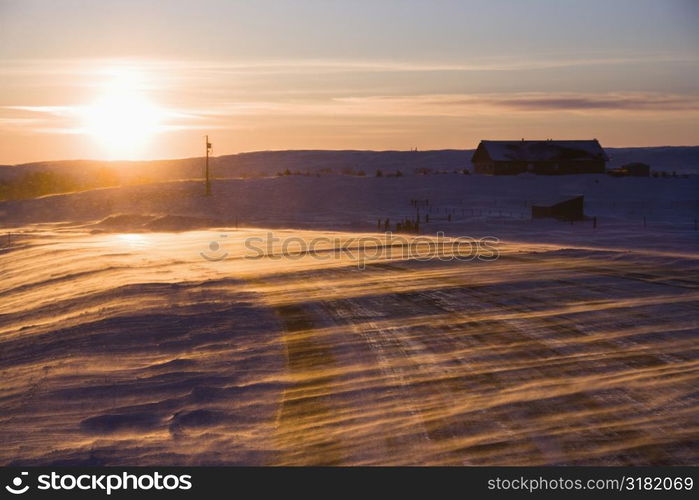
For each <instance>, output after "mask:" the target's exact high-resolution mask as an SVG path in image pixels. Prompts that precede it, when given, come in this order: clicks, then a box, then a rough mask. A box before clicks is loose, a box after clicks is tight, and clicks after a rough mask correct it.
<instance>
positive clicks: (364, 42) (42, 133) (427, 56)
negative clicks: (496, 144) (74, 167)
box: [0, 0, 699, 164]
mask: <svg viewBox="0 0 699 500" xmlns="http://www.w3.org/2000/svg"><path fill="white" fill-rule="evenodd" d="M697 14H699V7H698V6H697V4H696V3H695V2H691V1H688V0H676V1H670V2H663V3H659V2H650V1H618V2H614V3H613V4H608V3H605V2H602V1H595V2H586V3H581V2H560V1H552V0H539V1H532V2H526V3H524V2H513V1H505V0H501V1H498V2H485V1H480V0H479V1H475V0H474V1H461V2H459V1H446V0H444V1H438V2H417V1H406V2H397V1H382V2H368V1H359V2H339V1H322V2H321V1H312V0H304V1H290V0H278V1H266V2H223V1H214V0H211V1H206V2H199V3H196V4H195V3H191V2H184V1H172V2H167V4H163V3H162V2H156V1H141V2H135V1H130V0H127V1H122V2H112V1H104V2H100V3H84V2H79V1H72V0H70V1H64V2H60V4H58V3H56V2H47V1H37V0H28V1H21V2H20V1H15V0H0V60H1V61H2V67H1V69H0V72H2V79H1V80H0V164H19V163H27V162H32V161H49V160H68V159H94V160H105V159H133V160H150V159H173V158H186V157H196V156H201V154H202V153H203V140H204V139H203V136H204V134H208V135H209V136H210V140H211V142H212V143H213V145H214V155H216V156H219V155H225V154H234V153H239V152H252V151H265V150H299V149H304V150H309V149H310V150H313V149H323V150H342V149H358V150H409V149H412V148H415V147H417V148H419V149H420V150H432V149H473V148H475V147H476V146H477V144H478V141H479V140H481V139H518V138H521V137H525V138H528V139H545V138H554V139H591V138H597V139H598V140H599V141H600V143H601V144H602V145H603V146H604V147H643V146H680V145H682V146H686V145H696V144H699V127H696V123H697V122H698V120H699V84H698V83H697V82H699V35H698V34H697V31H696V29H695V26H694V20H695V19H696V18H697ZM28 34H29V35H31V36H28Z"/></svg>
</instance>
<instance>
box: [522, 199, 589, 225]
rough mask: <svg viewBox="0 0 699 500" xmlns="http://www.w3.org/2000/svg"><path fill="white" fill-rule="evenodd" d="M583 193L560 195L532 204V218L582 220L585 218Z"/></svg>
mask: <svg viewBox="0 0 699 500" xmlns="http://www.w3.org/2000/svg"><path fill="white" fill-rule="evenodd" d="M584 207H585V197H584V196H583V195H571V196H560V197H556V198H551V199H548V200H544V201H541V202H539V203H537V204H535V205H532V218H533V219H543V218H547V217H550V218H554V219H560V220H582V219H584V218H585V210H584Z"/></svg>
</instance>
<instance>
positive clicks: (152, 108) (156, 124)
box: [82, 71, 164, 158]
mask: <svg viewBox="0 0 699 500" xmlns="http://www.w3.org/2000/svg"><path fill="white" fill-rule="evenodd" d="M141 82H142V77H141V75H138V74H135V73H132V72H128V71H120V72H115V73H113V77H112V79H111V80H110V81H109V82H108V83H107V84H106V85H105V86H104V89H103V91H102V93H101V94H100V95H99V96H98V97H97V99H95V101H93V102H92V104H90V105H88V106H86V107H85V108H83V112H82V115H83V116H82V118H83V130H84V131H85V133H87V134H89V135H91V136H92V137H94V138H95V139H96V140H97V141H98V142H99V143H100V145H101V146H102V147H103V148H104V150H105V153H106V154H107V155H109V157H110V158H135V157H137V156H138V155H139V154H141V153H142V152H143V149H144V148H145V147H146V146H147V145H148V142H149V141H150V140H151V139H152V136H153V135H154V134H155V133H157V132H158V130H159V128H160V127H161V125H162V121H163V115H164V112H163V110H161V109H160V108H158V106H156V105H155V104H154V103H153V102H152V101H151V100H150V99H149V98H148V96H147V95H146V93H145V91H144V90H143V89H142V88H141V86H142V85H141Z"/></svg>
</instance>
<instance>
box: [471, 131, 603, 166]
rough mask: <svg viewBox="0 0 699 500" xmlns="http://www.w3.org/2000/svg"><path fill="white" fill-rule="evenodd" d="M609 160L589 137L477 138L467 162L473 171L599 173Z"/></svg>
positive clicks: (594, 140) (598, 145)
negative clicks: (527, 139)
mask: <svg viewBox="0 0 699 500" xmlns="http://www.w3.org/2000/svg"><path fill="white" fill-rule="evenodd" d="M608 160H609V158H607V155H606V154H605V152H604V150H603V149H602V146H600V144H599V142H597V139H593V140H591V141H554V140H545V141H525V140H524V139H522V140H521V141H481V143H480V144H479V145H478V149H476V151H475V153H473V157H472V158H471V162H472V163H473V167H474V171H475V172H476V173H477V174H491V175H517V174H522V173H525V172H531V173H534V174H541V175H559V174H603V173H604V172H605V166H606V162H607V161H608Z"/></svg>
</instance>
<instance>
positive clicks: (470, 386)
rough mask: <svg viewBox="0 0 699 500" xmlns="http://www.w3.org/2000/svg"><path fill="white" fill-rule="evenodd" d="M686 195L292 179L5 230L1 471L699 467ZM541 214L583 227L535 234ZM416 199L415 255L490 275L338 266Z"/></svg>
mask: <svg viewBox="0 0 699 500" xmlns="http://www.w3.org/2000/svg"><path fill="white" fill-rule="evenodd" d="M698 188H699V181H698V180H697V178H696V177H691V178H689V179H681V178H680V179H652V178H649V179H612V178H608V177H604V176H570V177H558V178H555V177H550V178H546V177H538V178H532V177H522V176H520V177H517V178H493V177H480V176H464V175H437V176H426V177H418V176H414V177H413V176H411V177H405V178H373V177H367V178H358V177H343V176H327V177H320V178H316V177H296V176H292V177H284V178H276V179H273V178H270V179H254V180H228V181H220V182H218V183H216V184H215V186H214V193H215V196H214V197H213V198H212V199H211V200H207V199H205V198H203V197H201V196H199V195H198V194H197V193H199V191H200V190H201V186H200V185H198V184H194V183H192V182H174V183H165V184H159V185H144V186H137V187H129V188H114V189H103V190H94V191H86V192H82V193H74V194H67V195H58V196H49V197H44V198H40V199H35V200H25V201H16V202H6V203H3V204H0V224H2V225H3V227H4V229H3V234H2V236H1V238H2V246H3V248H2V249H0V277H1V278H2V279H1V280H0V373H2V380H3V383H2V384H1V385H0V406H1V407H2V412H1V413H0V442H3V443H4V445H3V446H2V447H1V448H0V463H1V464H4V465H7V464H94V465H99V464H107V465H116V464H119V465H151V464H183V465H184V464H300V465H304V464H468V465H496V464H498V465H499V464H502V465H539V464H610V465H611V464H620V465H624V464H633V465H641V464H658V465H659V464H694V465H697V464H699V441H698V438H697V436H699V398H698V397H699V393H698V392H697V382H699V344H698V342H697V341H698V340H699V307H698V306H699V245H697V243H699V232H697V231H696V230H695V228H694V224H695V220H696V218H697V216H698V214H697V212H698V211H699V210H698V208H699V205H698V204H697V193H699V189H698ZM550 193H555V194H564V193H567V194H577V193H582V194H585V196H586V213H587V214H588V215H591V216H597V217H598V226H597V227H596V228H593V227H592V223H591V221H583V222H579V223H575V224H573V225H570V224H567V223H562V222H556V221H535V222H532V221H530V220H529V207H530V205H531V203H532V202H536V201H537V200H538V199H539V198H543V197H545V196H546V195H548V194H550ZM424 198H428V199H430V200H431V204H432V210H433V211H432V213H431V222H430V223H429V224H423V226H422V227H421V232H422V233H424V234H428V235H434V234H435V233H436V232H437V231H445V232H446V233H447V234H449V235H452V236H471V237H483V236H495V237H497V238H499V239H500V240H501V242H500V243H499V244H498V245H497V248H498V250H499V254H500V257H499V258H498V259H497V260H479V259H473V260H468V261H466V260H449V261H446V260H438V259H433V260H430V261H426V262H423V261H419V260H415V259H404V258H401V257H402V254H401V253H400V252H394V253H392V254H391V255H384V254H382V255H381V257H379V258H373V259H372V258H371V257H370V256H369V254H371V255H375V252H373V251H370V250H366V252H365V257H366V258H365V260H364V262H363V265H362V266H359V265H358V263H357V261H356V260H355V259H353V258H351V257H350V256H348V255H347V254H346V253H344V252H334V251H327V250H328V249H330V250H332V246H333V245H328V244H327V241H330V240H334V239H337V240H339V241H340V246H342V245H341V242H342V241H349V240H352V241H355V239H356V238H358V237H362V236H363V237H366V238H378V239H382V238H386V237H385V236H384V235H383V234H381V233H377V232H376V220H377V219H378V218H386V217H388V218H390V219H391V220H392V221H397V220H399V219H401V218H403V217H408V216H411V215H414V210H415V209H414V208H413V207H412V206H411V205H410V200H411V199H424ZM115 214H122V215H121V216H118V217H114V215H115ZM449 214H451V219H452V220H451V221H449V220H447V216H448V215H449ZM422 215H423V216H424V213H423V214H422ZM644 217H645V223H644V220H643V218H644ZM236 223H237V224H238V228H237V229H236V228H235V224H236ZM270 228H273V229H270ZM167 231H171V232H167ZM270 231H271V232H272V234H273V235H274V236H275V237H276V238H279V241H278V242H276V243H275V244H274V247H273V248H272V253H271V255H267V256H265V257H262V258H250V257H251V255H252V254H251V251H250V248H249V245H248V246H247V247H246V245H245V243H244V242H245V241H248V243H249V242H250V241H251V240H250V239H251V238H261V239H262V240H266V238H267V237H268V234H269V233H270ZM4 233H11V234H12V236H11V237H10V238H11V239H10V241H9V242H8V241H6V238H7V237H6V234H4ZM290 238H297V240H296V242H297V243H298V242H299V241H303V242H305V243H309V242H310V241H312V240H314V239H316V240H317V239H318V238H325V239H324V240H323V241H324V243H323V244H322V245H321V247H320V249H321V251H320V252H319V253H317V254H308V253H306V254H302V255H298V254H297V253H294V252H293V251H289V250H290V248H283V242H284V241H288V240H289V239H290ZM410 238H412V237H410ZM254 241H259V240H254ZM8 243H9V245H8ZM447 253H448V251H447ZM359 254H361V252H359V251H358V252H356V253H355V256H356V255H359Z"/></svg>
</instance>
